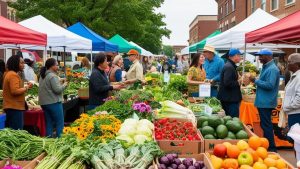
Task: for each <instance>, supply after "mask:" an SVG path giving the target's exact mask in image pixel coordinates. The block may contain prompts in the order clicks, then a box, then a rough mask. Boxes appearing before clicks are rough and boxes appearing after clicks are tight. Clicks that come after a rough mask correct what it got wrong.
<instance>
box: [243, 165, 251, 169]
mask: <svg viewBox="0 0 300 169" xmlns="http://www.w3.org/2000/svg"><path fill="white" fill-rule="evenodd" d="M240 169H253V168H252V167H251V166H250V165H241V167H240Z"/></svg>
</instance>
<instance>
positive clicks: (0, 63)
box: [0, 59, 6, 90]
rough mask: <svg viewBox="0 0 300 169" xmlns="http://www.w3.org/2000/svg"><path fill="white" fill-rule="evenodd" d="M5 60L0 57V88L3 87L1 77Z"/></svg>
mask: <svg viewBox="0 0 300 169" xmlns="http://www.w3.org/2000/svg"><path fill="white" fill-rule="evenodd" d="M5 69H6V68H5V62H4V61H3V60H2V59H0V90H2V89H3V77H4V73H5Z"/></svg>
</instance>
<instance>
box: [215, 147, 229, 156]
mask: <svg viewBox="0 0 300 169" xmlns="http://www.w3.org/2000/svg"><path fill="white" fill-rule="evenodd" d="M226 153H227V148H226V146H225V145H224V144H217V145H215V147H214V151H213V154H214V155H215V156H217V157H220V158H225V156H226Z"/></svg>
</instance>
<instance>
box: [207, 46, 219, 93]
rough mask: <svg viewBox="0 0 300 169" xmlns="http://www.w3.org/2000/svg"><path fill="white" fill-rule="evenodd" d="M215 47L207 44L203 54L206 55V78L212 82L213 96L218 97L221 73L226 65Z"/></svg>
mask: <svg viewBox="0 0 300 169" xmlns="http://www.w3.org/2000/svg"><path fill="white" fill-rule="evenodd" d="M215 53H216V51H215V48H214V47H213V46H211V45H205V47H204V48H203V55H204V56H205V62H204V69H205V72H206V78H207V80H208V81H209V82H210V83H211V97H217V95H218V85H219V82H220V75H221V72H222V69H223V67H224V61H223V60H222V59H221V58H220V57H219V56H218V55H217V54H215Z"/></svg>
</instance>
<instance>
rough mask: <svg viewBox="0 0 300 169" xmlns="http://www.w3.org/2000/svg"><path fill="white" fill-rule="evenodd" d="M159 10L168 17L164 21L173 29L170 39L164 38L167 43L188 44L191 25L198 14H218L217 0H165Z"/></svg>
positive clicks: (164, 42)
mask: <svg viewBox="0 0 300 169" xmlns="http://www.w3.org/2000/svg"><path fill="white" fill-rule="evenodd" d="M158 11H159V12H160V13H162V14H164V15H165V16H166V17H165V19H164V22H165V23H166V24H167V28H168V29H169V30H171V31H172V33H171V35H170V39H168V38H165V37H164V38H163V44H165V45H188V42H187V40H188V39H189V25H190V23H191V22H192V21H193V19H194V18H195V17H196V16H197V15H216V14H217V12H218V11H217V3H216V1H215V0H165V2H164V4H163V5H162V6H161V8H159V9H158Z"/></svg>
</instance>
